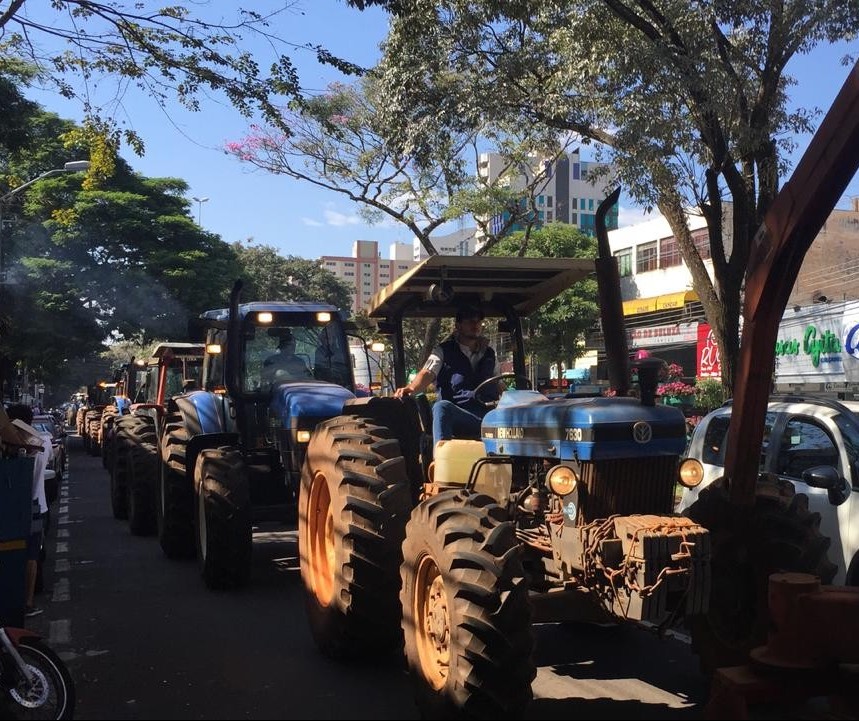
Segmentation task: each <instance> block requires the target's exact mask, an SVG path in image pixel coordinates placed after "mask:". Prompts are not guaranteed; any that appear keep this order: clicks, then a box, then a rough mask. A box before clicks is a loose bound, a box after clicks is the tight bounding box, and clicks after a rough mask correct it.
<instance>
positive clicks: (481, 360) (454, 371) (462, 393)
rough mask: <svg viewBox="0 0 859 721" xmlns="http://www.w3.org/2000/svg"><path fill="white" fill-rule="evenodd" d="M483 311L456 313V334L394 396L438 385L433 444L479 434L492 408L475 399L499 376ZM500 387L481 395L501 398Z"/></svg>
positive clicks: (473, 309) (472, 308) (468, 308)
mask: <svg viewBox="0 0 859 721" xmlns="http://www.w3.org/2000/svg"><path fill="white" fill-rule="evenodd" d="M482 331H483V311H482V310H481V309H480V308H479V307H478V306H471V305H470V306H464V307H462V308H460V309H459V310H458V311H457V312H456V317H455V325H454V331H453V334H452V335H451V336H450V337H449V338H447V339H446V340H445V341H443V342H442V343H441V344H440V345H438V346H436V347H435V348H433V351H432V353H431V354H430V356H429V358H427V362H426V364H425V365H424V367H423V368H421V370H420V371H419V372H418V374H417V375H416V376H415V378H414V380H412V382H411V383H409V384H408V385H406V386H404V387H402V388H397V390H396V391H395V392H394V397H395V398H403V397H405V396H408V395H411V394H412V393H420V392H421V391H423V390H425V389H426V388H427V387H428V386H429V385H430V384H432V383H435V385H436V388H437V389H438V394H439V396H440V399H439V400H437V401H436V402H435V404H434V405H433V409H432V435H433V447H435V444H437V443H438V442H439V441H443V440H450V439H452V438H480V423H481V420H482V419H483V416H484V415H486V412H487V411H488V410H489V408H488V407H487V406H486V405H484V404H483V403H481V402H480V401H478V400H477V399H476V398H475V397H474V389H475V388H477V386H478V385H480V384H481V383H483V382H484V381H485V380H487V379H489V378H492V377H493V376H496V375H498V373H499V368H498V361H497V359H496V356H495V350H494V349H493V348H492V347H490V345H489V341H488V339H487V338H486V337H485V336H484V335H483V334H482ZM500 390H501V387H500V385H499V387H498V388H493V389H491V390H490V389H487V390H486V391H485V392H484V391H481V399H483V400H486V401H489V400H493V399H497V398H498V395H499V393H500Z"/></svg>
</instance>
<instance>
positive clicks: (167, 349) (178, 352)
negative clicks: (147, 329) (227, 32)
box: [148, 341, 206, 365]
mask: <svg viewBox="0 0 859 721" xmlns="http://www.w3.org/2000/svg"><path fill="white" fill-rule="evenodd" d="M205 350H206V346H205V344H204V343H178V342H175V343H174V342H172V341H171V342H169V343H159V344H158V345H157V346H155V348H154V349H153V350H152V354H151V355H150V356H149V361H148V364H149V365H157V364H158V361H159V360H160V359H161V358H202V357H203V353H204V351H205Z"/></svg>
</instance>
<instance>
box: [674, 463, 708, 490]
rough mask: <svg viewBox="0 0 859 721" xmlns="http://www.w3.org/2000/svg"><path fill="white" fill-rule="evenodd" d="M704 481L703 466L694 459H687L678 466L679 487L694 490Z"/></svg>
mask: <svg viewBox="0 0 859 721" xmlns="http://www.w3.org/2000/svg"><path fill="white" fill-rule="evenodd" d="M703 480H704V466H702V465H701V461H699V460H698V459H696V458H687V459H686V460H684V461H683V462H682V463H681V464H680V485H681V486H685V487H686V488H695V486H697V485H698V484H699V483H700V482H701V481H703Z"/></svg>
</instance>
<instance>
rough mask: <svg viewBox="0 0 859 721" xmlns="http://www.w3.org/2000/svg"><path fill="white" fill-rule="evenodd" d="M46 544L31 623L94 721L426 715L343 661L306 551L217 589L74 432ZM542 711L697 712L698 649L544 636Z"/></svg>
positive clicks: (572, 633)
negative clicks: (114, 490)
mask: <svg viewBox="0 0 859 721" xmlns="http://www.w3.org/2000/svg"><path fill="white" fill-rule="evenodd" d="M69 446H70V464H69V465H70V472H69V476H68V479H67V482H66V483H65V484H64V486H63V488H62V492H61V498H60V502H59V504H58V507H57V508H55V509H54V516H55V517H56V518H57V519H58V523H57V524H56V525H55V530H52V532H51V534H50V537H49V544H48V558H47V562H46V566H45V587H46V588H45V592H44V593H43V594H42V595H40V596H37V603H38V604H39V605H40V606H42V607H43V608H44V609H45V613H44V614H43V615H41V616H38V617H36V618H34V619H31V620H29V621H28V625H29V626H30V627H32V628H34V629H36V630H39V631H40V632H43V633H44V634H45V635H46V637H47V638H48V640H49V643H50V644H51V645H52V646H53V647H54V648H55V649H56V650H57V651H58V652H59V653H60V654H61V656H62V657H63V658H64V659H66V661H67V663H68V665H69V668H70V670H71V672H72V675H73V677H74V679H75V682H76V685H77V695H78V707H77V708H78V710H77V714H76V717H77V718H81V719H233V718H272V719H273V718H313V719H347V718H366V719H384V718H389V719H393V718H418V713H417V709H416V707H415V705H414V703H413V701H412V695H411V689H410V685H409V679H408V677H407V675H406V674H405V672H404V671H403V669H402V667H401V663H400V662H399V661H398V660H393V661H391V662H389V663H387V664H382V665H373V664H370V663H362V664H359V665H356V666H343V665H338V664H335V663H332V662H330V661H328V660H326V659H325V658H324V657H322V656H321V655H320V654H319V653H318V652H317V650H316V647H315V645H314V643H313V641H312V639H311V636H310V633H309V630H308V627H307V623H306V621H305V616H304V609H303V599H302V594H301V588H300V579H299V575H298V566H297V554H296V543H295V537H294V535H293V534H291V533H288V532H279V533H274V532H266V531H264V530H260V531H259V532H257V533H256V534H255V537H254V568H253V574H252V579H251V585H249V586H248V587H247V588H246V589H244V590H242V591H240V592H232V593H212V592H210V591H208V590H207V589H206V588H205V586H204V584H203V582H202V580H201V578H200V577H199V574H198V572H197V567H196V564H195V563H194V562H192V561H185V562H175V561H168V560H167V559H165V558H164V557H163V556H162V553H161V549H160V547H159V545H158V542H157V540H156V539H155V538H151V537H150V538H140V537H136V536H132V535H131V534H130V533H129V531H128V524H127V523H126V522H124V521H117V520H115V519H114V518H113V517H112V515H111V512H110V501H109V494H108V483H109V480H108V474H107V472H106V471H105V470H104V469H103V468H102V466H101V460H100V459H99V458H94V457H91V456H88V455H86V454H85V453H84V452H83V449H82V447H81V445H80V439H78V438H77V436H75V435H71V436H70V437H69ZM536 637H537V648H536V660H537V664H538V674H537V678H536V680H535V682H534V695H535V701H534V703H533V704H532V705H531V707H530V709H529V713H528V717H529V718H557V719H562V718H564V719H569V718H589V719H593V718H604V719H611V718H642V719H657V718H659V719H682V718H698V717H700V714H701V706H702V701H703V699H704V697H705V693H706V685H705V682H704V679H703V678H702V677H701V676H700V675H699V674H698V673H697V661H696V659H695V658H694V657H693V656H692V654H691V652H690V650H689V647H688V645H686V644H684V643H681V642H679V641H677V640H675V639H665V640H660V639H658V638H657V637H656V636H655V635H653V634H650V633H648V632H645V631H642V630H639V629H636V628H632V627H597V626H583V625H558V624H547V625H541V626H538V627H536Z"/></svg>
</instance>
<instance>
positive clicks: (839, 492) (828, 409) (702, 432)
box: [676, 396, 859, 586]
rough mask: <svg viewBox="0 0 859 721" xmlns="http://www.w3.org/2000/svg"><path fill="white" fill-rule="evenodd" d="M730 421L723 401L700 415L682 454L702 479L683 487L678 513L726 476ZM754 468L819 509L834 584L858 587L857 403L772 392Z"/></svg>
mask: <svg viewBox="0 0 859 721" xmlns="http://www.w3.org/2000/svg"><path fill="white" fill-rule="evenodd" d="M730 420H731V405H730V403H729V404H726V405H725V406H722V407H721V408H717V409H716V410H714V411H712V412H710V413H709V414H707V415H706V416H704V418H702V419H701V421H700V422H699V424H698V426H697V427H696V428H695V431H694V433H693V435H692V438H691V440H690V443H689V449H688V453H687V455H688V457H690V458H694V459H696V460H698V461H700V462H701V464H702V466H703V471H704V472H703V480H702V481H701V483H700V484H699V485H697V486H695V487H694V488H686V489H684V491H683V495H682V497H681V499H680V502H679V503H678V505H677V509H676V510H677V511H678V512H679V513H683V512H684V511H686V509H688V508H689V507H690V506H691V505H692V504H693V503H694V502H695V501H696V500H697V498H698V494H699V493H700V491H701V489H703V488H706V487H707V486H708V485H709V484H710V483H712V482H713V481H715V480H716V479H717V478H720V477H721V476H722V475H724V463H725V441H726V439H727V433H728V425H729V423H730ZM760 470H761V471H762V472H763V471H768V472H771V473H776V474H777V475H778V476H780V477H781V478H784V479H787V480H789V481H791V482H792V483H793V484H794V487H795V489H796V492H797V493H804V494H806V495H807V496H808V500H809V503H808V506H809V510H810V511H812V512H817V513H819V514H820V518H821V523H820V533H821V534H822V535H824V536H828V537H829V538H830V539H831V541H832V545H831V546H830V548H829V560H830V561H832V562H833V563H835V564H836V565H837V566H838V572H837V574H836V576H835V579H834V580H833V583H836V584H845V583H846V584H847V585H851V586H856V585H859V402H856V401H835V400H832V399H828V398H823V397H813V396H773V397H772V398H771V400H770V402H769V404H768V406H767V415H766V426H765V432H764V441H763V445H762V447H761V453H760Z"/></svg>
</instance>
